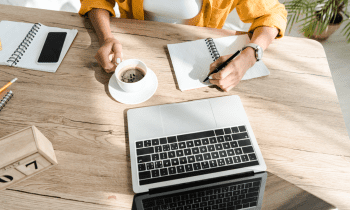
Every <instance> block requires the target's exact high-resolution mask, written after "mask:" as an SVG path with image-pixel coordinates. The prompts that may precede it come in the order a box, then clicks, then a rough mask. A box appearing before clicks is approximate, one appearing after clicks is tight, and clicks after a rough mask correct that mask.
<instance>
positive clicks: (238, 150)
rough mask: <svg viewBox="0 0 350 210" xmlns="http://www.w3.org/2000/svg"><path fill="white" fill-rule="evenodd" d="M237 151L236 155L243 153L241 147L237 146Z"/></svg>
mask: <svg viewBox="0 0 350 210" xmlns="http://www.w3.org/2000/svg"><path fill="white" fill-rule="evenodd" d="M235 153H236V155H242V154H243V152H242V149H241V148H236V149H235Z"/></svg>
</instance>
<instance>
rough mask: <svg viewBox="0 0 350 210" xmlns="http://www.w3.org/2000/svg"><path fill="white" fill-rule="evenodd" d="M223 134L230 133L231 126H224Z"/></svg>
mask: <svg viewBox="0 0 350 210" xmlns="http://www.w3.org/2000/svg"><path fill="white" fill-rule="evenodd" d="M224 132H225V134H230V133H232V131H231V128H224Z"/></svg>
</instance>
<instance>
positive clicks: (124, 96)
mask: <svg viewBox="0 0 350 210" xmlns="http://www.w3.org/2000/svg"><path fill="white" fill-rule="evenodd" d="M147 71H149V74H150V78H149V79H150V83H151V84H150V85H148V86H147V87H145V88H144V89H143V90H140V91H138V92H135V93H127V92H125V91H124V90H123V89H122V88H121V87H120V86H119V84H118V83H117V78H116V77H115V73H114V74H113V75H112V76H111V78H110V79H109V83H108V90H109V93H110V94H111V96H112V97H113V98H114V99H115V100H117V101H119V102H120V103H123V104H140V103H142V102H145V101H147V100H148V99H150V98H151V97H152V96H153V94H154V93H155V92H156V90H157V88H158V79H157V76H156V74H155V73H154V72H153V71H152V70H151V69H149V68H147Z"/></svg>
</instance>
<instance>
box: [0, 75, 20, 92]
mask: <svg viewBox="0 0 350 210" xmlns="http://www.w3.org/2000/svg"><path fill="white" fill-rule="evenodd" d="M16 80H17V78H14V79H13V80H11V82H9V83H7V84H6V85H5V86H4V87H2V88H1V89H0V93H1V92H2V91H4V90H5V89H6V88H8V87H9V86H10V85H11V84H12V83H14V82H16Z"/></svg>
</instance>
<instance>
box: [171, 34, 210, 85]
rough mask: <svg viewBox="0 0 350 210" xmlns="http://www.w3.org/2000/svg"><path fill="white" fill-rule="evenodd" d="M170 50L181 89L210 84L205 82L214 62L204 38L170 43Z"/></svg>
mask: <svg viewBox="0 0 350 210" xmlns="http://www.w3.org/2000/svg"><path fill="white" fill-rule="evenodd" d="M168 50H169V53H170V57H171V61H172V64H173V67H174V71H175V75H176V80H177V83H178V85H179V88H180V90H181V91H184V90H190V89H194V88H200V87H206V86H208V85H210V83H209V82H207V83H203V80H204V79H205V78H206V77H207V75H208V72H209V66H210V64H211V63H212V62H213V59H212V57H211V55H210V52H209V50H208V48H207V45H206V43H205V40H204V39H201V40H196V41H191V42H184V43H180V44H168Z"/></svg>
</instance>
